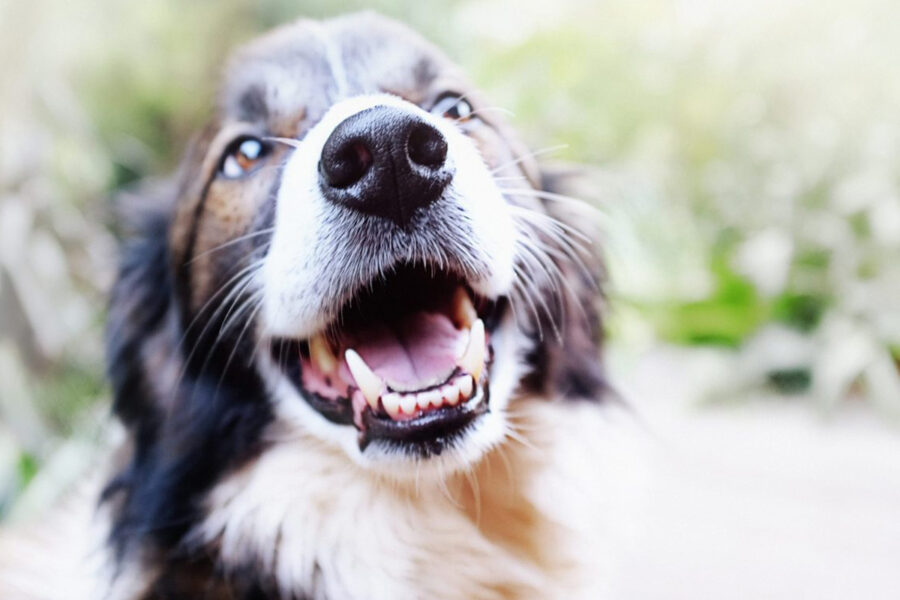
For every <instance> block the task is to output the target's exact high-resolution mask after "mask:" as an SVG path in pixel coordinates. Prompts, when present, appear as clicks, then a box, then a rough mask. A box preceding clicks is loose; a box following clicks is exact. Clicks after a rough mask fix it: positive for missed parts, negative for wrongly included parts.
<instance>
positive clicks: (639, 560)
mask: <svg viewBox="0 0 900 600" xmlns="http://www.w3.org/2000/svg"><path fill="white" fill-rule="evenodd" d="M723 367H724V365H723V364H722V361H721V358H720V357H718V356H716V355H715V354H714V353H707V352H686V351H684V349H678V348H671V347H662V348H657V349H654V350H652V351H650V352H648V353H647V354H646V355H644V356H642V357H641V358H640V359H639V360H638V361H636V363H635V364H633V365H632V366H631V367H629V368H627V369H624V370H623V371H620V372H619V373H620V380H619V384H620V388H621V389H622V391H623V393H624V394H625V395H626V396H627V397H628V398H629V399H630V401H631V402H632V404H633V406H634V407H635V411H636V413H637V415H638V416H639V418H640V419H641V420H642V422H643V423H644V426H645V428H646V431H647V432H648V435H649V436H650V437H651V438H652V439H653V442H652V450H651V452H650V453H649V455H648V463H649V469H650V473H649V476H648V477H647V490H646V494H647V502H646V505H645V506H641V507H640V508H639V509H638V510H637V511H636V513H637V514H638V515H639V516H640V520H641V524H640V528H639V533H638V534H637V536H636V538H635V540H634V542H633V545H630V546H629V549H628V550H627V551H625V552H623V554H622V556H623V559H622V563H621V564H620V565H619V569H618V570H617V571H616V574H615V577H614V580H613V584H612V585H613V592H614V593H613V595H612V597H614V598H628V599H641V600H650V599H659V600H694V599H698V598H710V599H712V598H734V599H748V600H750V599H753V600H758V599H770V600H775V599H777V600H793V599H796V598H816V599H817V600H845V599H849V598H867V599H873V600H874V599H884V600H888V599H891V598H896V597H897V596H898V594H900V570H898V569H897V559H898V557H900V436H898V435H897V431H896V428H895V427H893V426H891V425H889V424H886V423H885V422H884V421H883V420H882V419H879V418H877V417H876V416H875V415H873V414H872V413H871V412H868V411H866V410H864V409H862V408H861V407H847V408H845V409H844V410H843V412H842V413H841V414H840V415H839V416H836V417H834V418H825V417H821V416H820V417H813V418H811V416H810V413H809V411H808V408H807V407H806V406H803V405H797V404H792V403H785V402H784V400H783V398H779V397H778V396H777V395H773V394H757V395H754V396H752V397H750V398H748V399H746V401H744V402H741V403H738V404H732V405H729V406H718V407H714V408H707V409H698V407H697V406H696V401H695V399H696V398H697V396H698V395H702V394H703V393H704V392H705V391H706V390H703V389H698V388H703V387H704V383H703V382H704V380H706V381H708V380H709V379H710V375H711V374H714V373H715V372H716V371H718V370H720V369H722V368H723Z"/></svg>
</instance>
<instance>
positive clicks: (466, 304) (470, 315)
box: [453, 286, 478, 329]
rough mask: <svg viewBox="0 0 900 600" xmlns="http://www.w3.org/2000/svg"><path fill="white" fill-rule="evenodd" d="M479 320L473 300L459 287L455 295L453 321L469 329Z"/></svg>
mask: <svg viewBox="0 0 900 600" xmlns="http://www.w3.org/2000/svg"><path fill="white" fill-rule="evenodd" d="M477 318H478V313H477V312H475V307H474V306H472V299H471V298H469V293H468V292H466V290H465V288H463V287H462V286H460V287H457V288H456V291H455V292H454V293H453V320H454V321H455V322H456V323H459V324H461V325H462V326H463V327H465V328H466V329H468V328H470V327H471V326H472V323H474V322H475V319H477Z"/></svg>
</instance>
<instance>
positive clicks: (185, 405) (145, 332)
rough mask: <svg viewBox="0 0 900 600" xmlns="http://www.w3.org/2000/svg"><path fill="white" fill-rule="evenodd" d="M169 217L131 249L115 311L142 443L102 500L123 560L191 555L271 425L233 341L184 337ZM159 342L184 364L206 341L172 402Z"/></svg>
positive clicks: (120, 385) (117, 379)
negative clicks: (216, 495) (189, 546)
mask: <svg viewBox="0 0 900 600" xmlns="http://www.w3.org/2000/svg"><path fill="white" fill-rule="evenodd" d="M169 221H170V216H169V214H168V212H167V211H166V210H160V209H154V210H152V211H150V212H148V213H147V214H145V215H144V216H142V217H141V219H140V222H139V223H138V229H139V231H138V233H137V235H136V236H135V237H134V239H132V240H131V241H129V242H126V244H125V245H124V246H123V255H122V260H121V266H120V271H119V278H118V281H117V283H116V285H115V287H114V289H113V293H112V302H111V306H110V316H109V325H108V331H107V347H108V358H107V360H108V364H109V376H110V379H111V381H112V385H113V396H114V404H113V406H114V411H115V413H116V415H117V416H118V417H119V418H120V419H121V420H122V422H123V423H124V424H125V425H126V427H128V428H129V429H130V430H131V432H132V436H133V440H134V447H133V448H132V451H131V456H130V458H129V462H128V464H127V465H126V466H125V467H124V469H123V470H122V471H121V472H120V473H119V474H118V475H117V476H116V477H115V478H114V479H113V481H112V482H111V483H110V484H109V485H108V486H107V489H106V490H105V492H104V496H103V499H104V501H107V502H111V503H113V506H114V507H115V509H116V516H115V519H114V524H113V528H112V532H111V541H112V543H113V545H114V547H115V548H116V550H117V555H118V557H119V560H120V561H121V560H123V559H124V558H125V557H126V555H128V553H129V552H130V551H131V550H133V549H136V548H137V547H138V546H139V545H143V543H144V542H148V545H147V546H144V547H143V548H144V549H145V550H146V549H147V548H149V549H150V551H151V553H159V554H160V555H165V556H171V555H173V554H177V552H176V550H180V549H184V545H185V543H186V540H185V534H186V533H187V532H188V531H189V530H190V528H191V526H192V525H194V524H195V523H196V522H197V520H198V519H199V518H200V517H201V516H202V515H201V514H200V512H199V511H200V506H199V502H200V500H201V499H202V498H203V497H204V495H205V493H206V492H207V491H208V490H209V489H210V487H211V486H212V485H213V484H214V483H215V482H216V481H218V480H219V479H220V478H221V477H222V475H223V474H224V473H225V472H227V471H228V470H229V469H232V468H234V467H236V466H238V465H240V464H242V462H243V461H245V460H247V459H248V458H250V457H252V456H255V455H256V454H258V453H259V452H260V451H261V449H262V443H261V434H262V431H263V430H264V428H265V427H266V425H267V424H268V423H269V422H270V421H271V419H272V413H271V407H270V405H269V402H268V399H267V398H266V396H265V394H264V393H263V392H262V390H264V387H263V384H262V381H261V380H260V378H259V376H258V375H257V373H256V372H255V371H254V370H252V369H251V368H249V366H248V365H247V363H246V360H241V359H233V357H232V354H231V352H232V348H233V347H234V344H233V343H230V342H229V343H225V344H219V345H216V344H215V343H214V336H213V335H212V333H207V334H197V335H188V336H185V335H184V333H185V332H184V331H183V327H182V326H181V323H182V317H181V314H180V313H181V312H182V311H181V307H180V306H178V304H177V302H176V301H175V297H176V295H175V293H174V290H175V286H174V284H173V278H172V267H173V265H172V264H171V259H170V253H169V251H168V249H167V248H168V227H169ZM217 325H218V324H213V326H212V327H209V328H207V331H209V332H213V331H218V326H217ZM151 339H153V340H154V344H156V346H155V347H154V348H153V349H152V351H153V352H157V353H162V354H170V356H174V357H179V358H181V359H182V361H183V358H184V348H192V347H193V344H197V345H198V348H197V350H196V351H195V352H194V355H195V356H198V357H202V359H195V360H193V361H191V362H190V363H189V364H184V376H183V377H181V378H180V379H179V381H178V382H177V384H176V385H175V386H174V387H173V389H171V396H170V397H168V398H158V397H155V395H156V394H158V392H156V391H154V390H155V388H154V385H153V384H154V383H156V382H151V381H149V380H148V377H152V372H151V371H150V370H149V369H148V366H147V365H148V361H151V360H152V359H153V357H151V356H148V355H147V353H148V352H149V351H150V350H148V348H147V346H148V341H149V340H151ZM182 339H184V340H188V342H187V343H185V344H181V343H180V340H182ZM244 356H246V354H245V355H244ZM164 407H170V409H169V410H165V411H164ZM159 597H178V596H171V595H160V596H159Z"/></svg>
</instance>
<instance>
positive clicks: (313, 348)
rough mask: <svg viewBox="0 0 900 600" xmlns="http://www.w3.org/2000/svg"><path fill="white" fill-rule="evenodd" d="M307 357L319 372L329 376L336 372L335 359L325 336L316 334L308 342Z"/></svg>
mask: <svg viewBox="0 0 900 600" xmlns="http://www.w3.org/2000/svg"><path fill="white" fill-rule="evenodd" d="M309 357H310V358H311V359H312V361H313V364H315V365H316V366H317V367H319V370H320V371H322V372H323V373H325V374H326V375H330V374H331V373H334V372H335V371H336V370H337V364H338V363H337V357H335V355H334V354H333V353H332V352H331V346H329V345H328V341H327V340H326V339H325V336H323V335H320V334H317V335H314V336H313V337H311V338H310V340H309Z"/></svg>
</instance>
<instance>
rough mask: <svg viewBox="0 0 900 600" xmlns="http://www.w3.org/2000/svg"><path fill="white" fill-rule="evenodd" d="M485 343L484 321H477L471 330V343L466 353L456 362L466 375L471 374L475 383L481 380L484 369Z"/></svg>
mask: <svg viewBox="0 0 900 600" xmlns="http://www.w3.org/2000/svg"><path fill="white" fill-rule="evenodd" d="M484 342H485V338H484V321H482V320H481V319H477V320H476V321H475V322H474V323H472V328H471V329H470V330H469V343H468V345H466V349H465V351H464V352H463V353H462V356H460V357H459V358H458V359H457V360H456V364H457V365H459V367H460V368H461V369H462V370H463V371H465V372H466V373H471V375H472V377H474V378H475V381H478V380H479V379H481V370H482V369H483V368H484V345H485V344H484Z"/></svg>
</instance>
